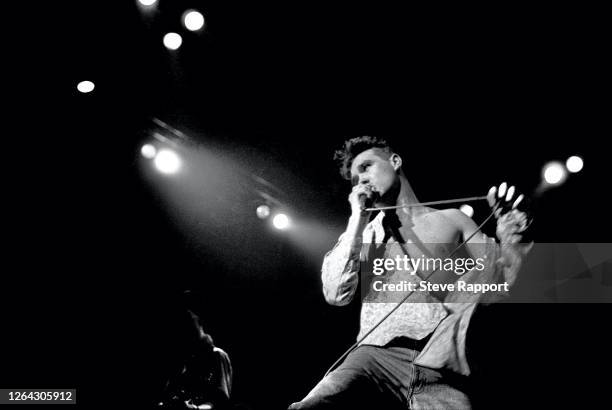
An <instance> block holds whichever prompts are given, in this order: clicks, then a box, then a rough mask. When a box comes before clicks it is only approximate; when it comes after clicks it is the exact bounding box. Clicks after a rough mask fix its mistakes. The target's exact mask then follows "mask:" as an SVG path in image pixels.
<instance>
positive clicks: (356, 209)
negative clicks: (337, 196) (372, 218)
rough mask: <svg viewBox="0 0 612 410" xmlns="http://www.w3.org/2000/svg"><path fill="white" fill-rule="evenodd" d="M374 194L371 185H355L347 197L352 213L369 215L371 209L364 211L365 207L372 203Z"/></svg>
mask: <svg viewBox="0 0 612 410" xmlns="http://www.w3.org/2000/svg"><path fill="white" fill-rule="evenodd" d="M375 195H376V192H375V191H374V189H373V187H372V186H371V185H365V184H357V185H355V186H354V187H353V190H352V191H351V193H350V194H349V197H348V201H349V203H350V204H351V212H352V213H353V215H359V216H360V217H365V216H369V214H370V212H371V211H365V209H366V208H368V207H369V206H371V205H372V203H373V202H374V199H375Z"/></svg>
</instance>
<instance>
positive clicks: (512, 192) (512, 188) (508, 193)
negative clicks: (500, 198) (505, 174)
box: [506, 185, 515, 202]
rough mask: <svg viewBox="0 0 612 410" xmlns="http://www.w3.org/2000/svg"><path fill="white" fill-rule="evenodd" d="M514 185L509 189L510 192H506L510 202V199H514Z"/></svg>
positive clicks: (507, 200) (507, 199)
mask: <svg viewBox="0 0 612 410" xmlns="http://www.w3.org/2000/svg"><path fill="white" fill-rule="evenodd" d="M514 191H515V188H514V185H512V186H511V187H510V188H509V189H508V192H507V193H506V202H510V200H511V199H512V197H513V196H514Z"/></svg>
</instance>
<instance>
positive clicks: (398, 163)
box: [389, 154, 402, 171]
mask: <svg viewBox="0 0 612 410" xmlns="http://www.w3.org/2000/svg"><path fill="white" fill-rule="evenodd" d="M389 163H390V164H391V166H392V167H393V169H394V170H396V171H397V170H399V169H400V168H401V167H402V157H400V156H399V155H397V154H391V156H390V157H389Z"/></svg>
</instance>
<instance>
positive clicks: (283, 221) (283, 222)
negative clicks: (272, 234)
mask: <svg viewBox="0 0 612 410" xmlns="http://www.w3.org/2000/svg"><path fill="white" fill-rule="evenodd" d="M272 224H273V225H274V227H275V228H276V229H280V230H281V231H282V230H284V229H287V228H289V217H288V216H287V215H285V214H277V215H276V216H275V217H274V218H273V219H272Z"/></svg>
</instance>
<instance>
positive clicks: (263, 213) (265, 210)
mask: <svg viewBox="0 0 612 410" xmlns="http://www.w3.org/2000/svg"><path fill="white" fill-rule="evenodd" d="M256 212H257V217H258V218H259V219H266V218H267V217H269V216H270V207H269V206H268V205H259V206H258V207H257V211H256Z"/></svg>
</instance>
